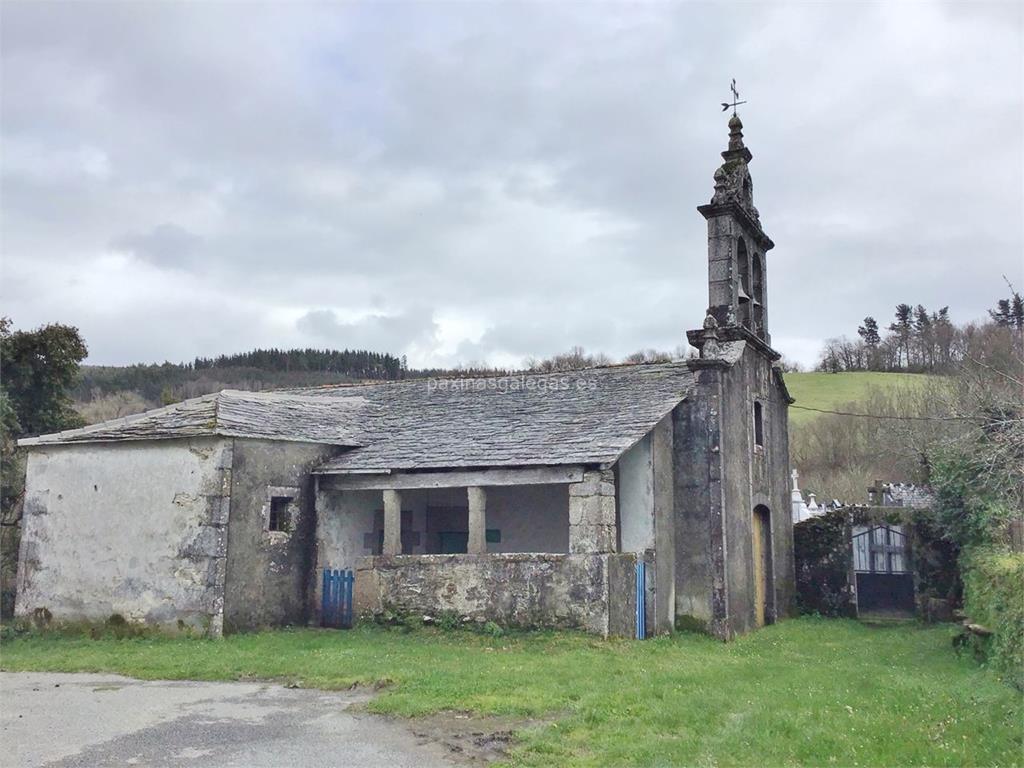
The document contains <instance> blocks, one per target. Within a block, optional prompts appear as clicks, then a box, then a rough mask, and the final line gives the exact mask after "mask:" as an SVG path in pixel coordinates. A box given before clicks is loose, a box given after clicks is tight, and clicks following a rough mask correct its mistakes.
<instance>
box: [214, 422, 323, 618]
mask: <svg viewBox="0 0 1024 768" xmlns="http://www.w3.org/2000/svg"><path fill="white" fill-rule="evenodd" d="M336 452H337V449H335V448H332V447H330V446H324V445H315V444H310V443H297V442H285V441H269V440H249V439H246V440H242V439H238V440H235V441H234V465H233V467H234V471H233V474H232V477H233V480H232V487H231V517H230V520H229V523H228V556H227V579H226V591H225V608H224V620H225V627H226V629H228V631H238V630H247V629H258V628H260V627H266V626H277V625H283V624H304V623H305V622H306V621H307V620H308V619H309V611H308V608H309V602H310V600H309V587H310V583H311V581H312V579H313V578H314V574H313V542H314V536H315V530H316V513H315V509H314V498H313V496H314V493H313V483H312V479H311V478H310V474H309V472H310V469H311V467H312V466H313V465H315V464H317V463H319V462H320V461H322V460H323V459H324V458H326V457H328V456H331V455H333V454H334V453H336ZM271 496H288V497H291V498H292V499H293V502H292V504H290V505H289V507H288V514H289V516H290V518H291V521H290V525H289V526H288V528H289V530H288V531H287V532H281V531H269V530H268V525H267V524H268V516H269V511H270V497H271Z"/></svg>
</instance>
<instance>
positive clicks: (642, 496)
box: [616, 434, 654, 552]
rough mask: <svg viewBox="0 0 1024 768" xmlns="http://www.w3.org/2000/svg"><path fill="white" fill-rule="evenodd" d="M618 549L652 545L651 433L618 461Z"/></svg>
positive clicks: (635, 550)
mask: <svg viewBox="0 0 1024 768" xmlns="http://www.w3.org/2000/svg"><path fill="white" fill-rule="evenodd" d="M616 486H617V488H618V491H619V500H618V504H619V549H620V551H622V552H643V551H644V550H647V549H653V548H654V456H653V453H652V451H651V435H650V434H648V435H646V436H645V437H644V438H643V439H642V440H641V441H640V442H638V443H637V444H636V445H634V446H633V447H632V448H630V449H629V450H628V451H626V452H625V453H624V454H623V455H622V458H620V459H619V463H618V479H617V482H616Z"/></svg>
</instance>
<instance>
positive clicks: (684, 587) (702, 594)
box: [672, 369, 725, 631]
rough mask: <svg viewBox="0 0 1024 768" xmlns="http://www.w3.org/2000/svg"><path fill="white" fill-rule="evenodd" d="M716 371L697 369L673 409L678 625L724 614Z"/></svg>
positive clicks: (705, 625) (706, 622)
mask: <svg viewBox="0 0 1024 768" xmlns="http://www.w3.org/2000/svg"><path fill="white" fill-rule="evenodd" d="M719 373H720V372H719V371H718V370H717V369H703V370H699V371H697V380H698V385H697V388H696V390H695V392H694V393H693V395H692V396H691V397H689V398H687V399H686V400H684V401H683V402H682V403H680V404H679V405H678V406H676V409H675V411H674V412H673V421H672V427H673V433H672V438H673V440H672V447H673V459H674V460H673V464H674V470H675V472H674V473H675V486H674V489H673V490H674V494H673V503H674V506H675V537H674V538H675V616H674V622H675V624H676V626H677V627H679V628H680V629H696V630H707V631H714V629H715V627H714V624H715V621H716V616H724V615H725V605H724V600H725V586H724V581H723V579H722V578H721V575H720V574H719V573H717V571H718V570H720V564H721V562H722V558H723V556H724V540H723V537H722V532H721V507H722V490H721V468H720V465H719V463H718V460H719V454H718V451H717V446H718V443H719V431H718V430H719V425H718V412H719V398H720V395H719V390H720V383H719ZM716 563H717V564H718V565H719V568H717V569H716ZM716 605H717V609H716ZM716 610H717V613H716Z"/></svg>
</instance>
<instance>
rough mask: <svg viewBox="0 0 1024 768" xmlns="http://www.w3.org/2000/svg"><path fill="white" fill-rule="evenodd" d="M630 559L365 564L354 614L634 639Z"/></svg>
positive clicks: (482, 558) (414, 559) (481, 558)
mask: <svg viewBox="0 0 1024 768" xmlns="http://www.w3.org/2000/svg"><path fill="white" fill-rule="evenodd" d="M635 563H636V556H635V555H632V554H589V555H582V554H581V555H554V554H504V555H491V554H488V555H398V556H394V557H368V558H364V559H363V560H361V561H360V563H359V567H358V569H357V571H356V583H355V607H356V612H357V613H358V614H359V615H361V616H364V617H369V616H375V615H380V614H382V613H384V612H386V611H387V612H391V613H395V614H398V615H414V616H433V617H437V616H438V615H439V614H442V613H452V614H455V615H457V616H458V617H460V618H461V619H463V620H466V621H475V622H484V621H494V622H497V623H498V624H500V625H502V626H508V627H554V628H562V629H583V630H586V631H588V632H593V633H596V634H599V635H608V634H609V633H616V634H623V635H627V636H628V635H631V634H632V632H633V631H634V628H633V621H634V619H633V615H632V614H633V611H634V610H635V603H631V602H630V601H631V600H633V599H635V598H634V597H632V596H631V592H632V590H633V589H634V577H633V574H634V572H635V570H634V569H635Z"/></svg>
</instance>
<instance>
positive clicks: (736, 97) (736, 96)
mask: <svg viewBox="0 0 1024 768" xmlns="http://www.w3.org/2000/svg"><path fill="white" fill-rule="evenodd" d="M729 90H730V91H732V102H731V103H727V102H724V101H723V102H722V111H723V112H725V110H727V109H728V108H729V107H732V115H733V117H735V116H736V107H738V106H739V105H740V104H746V103H747V102H745V101H740V92H739V91H738V90H736V78H735V77H734V78H733V79H732V85H730V86H729Z"/></svg>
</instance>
